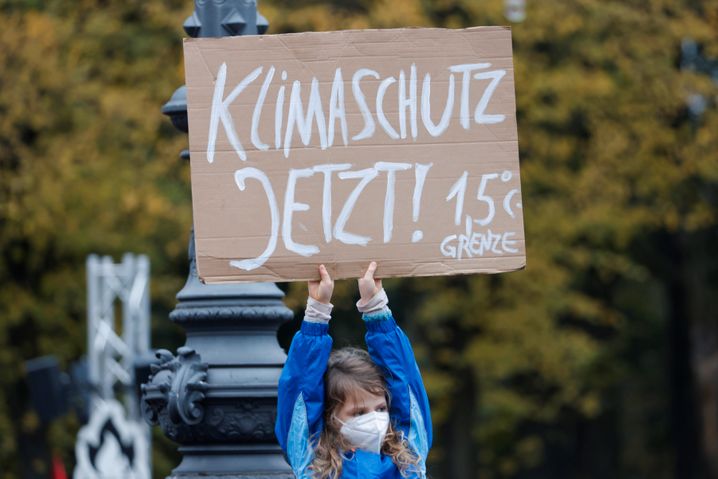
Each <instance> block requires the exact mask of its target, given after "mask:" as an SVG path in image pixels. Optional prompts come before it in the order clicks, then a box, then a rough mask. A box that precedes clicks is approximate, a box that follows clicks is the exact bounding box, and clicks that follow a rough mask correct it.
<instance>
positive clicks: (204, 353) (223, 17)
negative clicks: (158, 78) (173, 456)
mask: <svg viewBox="0 0 718 479" xmlns="http://www.w3.org/2000/svg"><path fill="white" fill-rule="evenodd" d="M267 27H268V24H267V20H266V19H265V18H264V17H262V16H261V15H260V14H259V13H257V5H256V1H255V0H221V1H219V0H196V1H195V11H194V13H193V14H192V15H191V16H190V17H189V18H188V19H187V20H186V21H185V23H184V28H185V31H186V32H187V33H188V34H189V35H190V36H192V37H221V36H232V35H255V34H262V33H264V32H266V30H267ZM162 112H163V113H165V114H167V115H169V116H170V117H171V119H172V123H173V124H174V125H175V127H176V128H178V129H179V130H181V131H184V132H187V101H186V89H185V87H184V86H182V87H180V88H179V89H178V90H177V91H176V92H175V93H174V94H173V95H172V98H171V99H170V101H169V102H168V103H167V104H166V105H165V106H164V107H163V108H162ZM181 156H182V157H183V158H188V157H189V152H188V151H187V150H185V151H183V152H182V155H181ZM189 263H190V271H189V277H188V278H187V283H186V284H185V286H184V288H183V289H182V290H181V291H180V292H179V293H178V294H177V299H178V304H177V306H176V308H175V310H174V311H173V312H172V313H170V319H171V320H172V321H175V322H176V323H178V324H180V325H181V326H182V327H183V328H184V329H185V331H186V333H187V343H186V345H185V346H183V347H181V348H179V349H178V350H177V356H174V355H173V354H172V353H170V352H169V351H166V350H162V351H159V352H158V354H157V356H158V358H159V360H160V362H159V364H156V365H154V366H153V371H152V376H151V377H150V380H149V382H148V383H147V384H145V385H143V386H142V403H143V413H144V415H145V418H146V419H147V420H148V421H149V422H150V423H151V424H155V425H156V424H159V425H160V426H161V427H162V429H163V431H164V433H165V434H166V435H167V437H169V438H170V439H172V440H173V441H175V442H178V443H179V444H180V447H179V451H180V452H181V453H182V455H183V459H182V462H181V463H180V465H179V466H178V467H177V468H175V469H174V470H173V471H172V474H171V475H170V476H169V477H170V478H172V479H175V478H176V479H195V478H196V479H199V478H203V479H208V478H222V479H231V478H255V479H259V478H276V479H284V478H287V479H289V478H292V477H294V476H293V474H292V472H291V470H290V469H289V466H288V465H287V464H286V462H285V460H284V458H283V455H282V452H281V450H280V448H279V446H278V444H277V441H276V438H275V436H274V418H275V414H276V407H277V382H278V379H279V374H280V372H281V368H282V365H283V364H284V360H285V359H286V356H285V354H284V351H282V349H281V348H280V347H279V344H278V343H277V336H276V332H277V328H278V327H279V325H280V324H281V323H282V322H284V321H287V320H289V319H291V318H292V312H291V310H289V309H288V308H287V307H286V306H285V305H284V303H283V302H282V297H283V296H284V295H283V293H282V292H281V291H280V290H279V288H277V286H276V285H275V284H273V283H253V284H241V285H206V284H202V283H201V282H200V281H199V278H198V276H197V269H196V266H195V254H194V235H191V237H190V247H189Z"/></svg>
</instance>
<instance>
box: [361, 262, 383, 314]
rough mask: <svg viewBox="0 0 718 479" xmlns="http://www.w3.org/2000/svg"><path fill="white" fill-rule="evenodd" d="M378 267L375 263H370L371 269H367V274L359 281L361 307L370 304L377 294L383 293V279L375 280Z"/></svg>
mask: <svg viewBox="0 0 718 479" xmlns="http://www.w3.org/2000/svg"><path fill="white" fill-rule="evenodd" d="M376 266H377V265H376V262H375V261H372V262H371V263H369V267H368V268H367V270H366V273H364V276H362V277H361V278H359V279H358V280H357V282H358V283H359V296H360V297H361V299H360V300H359V304H360V305H361V304H366V303H368V302H369V300H370V299H371V298H373V297H374V295H375V294H376V293H378V292H379V291H381V288H382V285H381V279H376V278H374V273H375V272H376Z"/></svg>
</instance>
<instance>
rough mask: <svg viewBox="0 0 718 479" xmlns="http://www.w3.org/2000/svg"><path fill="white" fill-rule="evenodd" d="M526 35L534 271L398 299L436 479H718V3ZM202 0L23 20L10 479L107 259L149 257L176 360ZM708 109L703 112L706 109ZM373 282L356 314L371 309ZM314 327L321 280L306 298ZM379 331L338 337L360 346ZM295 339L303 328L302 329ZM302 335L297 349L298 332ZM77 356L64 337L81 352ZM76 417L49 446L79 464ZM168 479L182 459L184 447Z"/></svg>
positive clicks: (601, 9) (5, 277) (2, 146)
mask: <svg viewBox="0 0 718 479" xmlns="http://www.w3.org/2000/svg"><path fill="white" fill-rule="evenodd" d="M527 6H528V8H527V19H526V21H525V22H523V23H521V24H518V25H515V26H514V28H513V35H514V49H515V58H514V61H515V80H516V90H517V100H518V122H519V138H520V147H521V162H522V177H523V182H522V183H523V196H524V202H523V203H524V205H525V222H526V238H527V253H528V267H527V269H526V270H525V271H523V272H519V273H511V274H504V275H498V276H471V277H450V278H425V279H402V280H392V281H387V288H388V289H389V290H390V291H389V293H390V297H391V300H392V305H393V307H394V309H395V313H396V314H397V316H398V319H399V320H400V321H401V322H402V325H403V326H404V327H405V329H407V330H408V332H409V334H410V336H411V337H412V340H413V342H414V345H415V347H416V350H417V355H418V357H419V359H420V362H421V364H422V368H423V372H424V375H425V379H426V383H427V387H428V389H429V391H430V396H431V400H432V406H433V413H434V421H435V427H436V429H437V435H436V445H435V449H434V451H433V452H432V455H431V457H430V460H431V468H432V471H433V475H434V477H446V478H448V477H451V478H452V479H464V478H475V477H483V478H487V479H488V478H509V477H511V478H548V477H551V478H557V477H567V478H569V477H570V478H584V477H586V478H589V477H590V478H593V477H596V478H597V477H616V478H621V477H648V476H650V477H656V478H668V477H675V478H687V479H692V478H698V477H706V478H714V477H718V466H717V465H716V458H718V317H717V316H716V312H715V311H716V310H717V309H718V308H716V304H715V299H714V298H715V297H717V296H716V295H717V293H718V275H717V274H716V272H717V271H718V255H716V244H718V241H717V240H718V228H717V227H716V201H717V200H716V184H717V182H718V155H716V153H715V152H716V151H718V144H717V143H718V135H717V134H716V131H718V112H717V110H716V88H717V87H716V84H715V83H714V82H713V81H712V80H711V78H710V77H709V76H708V75H705V74H703V73H701V72H699V71H681V70H680V69H679V68H678V65H679V60H680V59H679V54H680V46H681V41H682V40H683V38H684V37H686V36H691V37H692V38H693V39H694V40H696V41H697V42H698V43H699V44H701V45H703V53H704V54H705V55H706V56H708V57H710V58H718V40H717V38H716V33H715V32H716V31H718V1H716V0H704V1H697V0H683V1H680V0H644V1H640V2H639V1H635V0H629V1H626V0H624V1H615V0H613V1H605V0H604V1H601V0H574V1H566V0H553V1H542V2H530V1H529V2H527ZM191 9H192V5H191V2H188V1H185V0H181V1H180V0H157V1H152V2H142V1H139V0H131V1H127V0H125V1H120V0H104V1H102V2H99V1H91V0H75V1H67V0H66V1H60V0H49V1H45V2H39V1H31V0H5V1H2V2H0V19H1V20H2V24H3V26H4V28H3V30H2V31H0V45H2V49H0V91H2V94H0V226H1V227H0V251H2V253H1V254H0V281H2V284H3V287H2V288H1V289H0V446H1V447H0V464H1V465H2V467H0V479H11V478H12V479H16V478H18V477H19V476H18V474H19V463H18V461H19V460H22V455H21V454H19V452H18V447H19V446H18V444H19V442H18V440H17V438H18V437H20V436H30V435H32V434H33V433H34V432H36V431H37V428H38V427H39V426H38V424H37V418H36V417H34V416H33V414H32V413H31V412H29V411H27V409H26V407H25V401H24V396H23V393H22V370H21V367H22V362H23V361H24V360H26V359H29V358H32V357H35V356H39V355H41V354H47V353H53V354H56V355H58V356H60V357H61V358H62V359H63V360H64V361H70V360H73V359H75V358H77V357H78V356H80V355H81V354H82V352H83V350H84V344H85V339H84V336H85V333H84V324H85V320H84V317H85V312H84V311H85V310H84V307H85V306H84V304H85V287H84V280H83V278H84V258H85V256H86V255H87V254H88V253H90V252H98V253H103V254H113V255H115V256H116V257H119V255H120V254H121V253H122V252H124V251H135V252H142V253H147V254H149V255H150V256H151V261H152V274H153V283H152V295H153V298H154V304H153V312H154V314H155V319H156V324H155V325H154V329H155V331H153V333H154V340H153V343H154V345H155V346H165V347H166V346H173V344H172V343H173V342H174V344H177V338H176V336H174V335H175V334H176V332H175V331H174V330H173V329H172V326H171V323H170V322H169V321H167V319H166V317H167V314H166V313H167V311H168V310H169V309H171V307H172V305H173V303H174V299H173V296H174V294H175V293H176V292H177V291H178V290H179V289H180V287H181V284H182V282H183V280H184V276H185V271H186V260H185V245H186V236H187V231H188V229H189V224H190V221H191V220H190V218H191V212H190V206H189V189H188V174H187V168H186V167H184V166H181V164H180V161H179V160H178V159H177V154H178V152H179V151H180V150H181V149H182V148H184V147H185V144H184V142H185V139H184V137H183V136H182V135H175V133H174V131H173V129H172V127H171V126H170V125H169V124H168V122H167V121H166V120H165V119H164V118H162V116H161V115H160V114H159V113H158V109H159V107H160V106H161V105H162V104H163V103H164V102H165V101H166V100H167V99H168V98H169V96H170V94H171V93H172V92H173V91H174V89H175V88H176V87H177V86H178V85H180V84H181V83H182V79H181V52H180V48H181V42H180V41H179V38H180V37H181V36H183V32H182V31H181V24H182V22H183V20H184V18H185V17H186V16H187V15H188V14H189V13H190V12H191ZM260 9H261V11H262V13H263V14H264V15H265V16H266V17H267V18H268V19H269V21H270V33H282V32H292V31H307V30H330V29H344V28H388V27H400V26H432V25H433V26H441V27H450V28H458V27H465V26H472V25H495V24H505V23H506V21H505V20H504V18H503V16H502V15H503V2H502V1H501V0H492V1H489V2H476V1H474V0H432V1H430V0H393V1H388V0H351V1H339V0H334V1H320V0H293V1H291V2H290V1H288V0H273V1H267V2H262V3H260ZM696 93H699V94H702V95H703V96H704V97H705V98H706V99H708V103H707V105H708V108H707V109H706V110H705V112H704V113H703V114H702V115H701V116H700V117H698V118H696V117H694V116H691V115H690V114H689V110H688V109H687V107H686V105H687V101H688V99H689V98H690V95H693V94H696ZM354 291H355V288H354V286H353V285H352V284H351V283H350V282H343V283H341V284H339V285H338V288H337V293H336V294H337V298H336V301H335V303H337V304H338V305H339V306H340V307H339V308H338V309H337V316H338V317H342V316H353V315H355V314H356V313H354V312H352V311H351V309H352V308H351V306H352V305H351V299H352V298H353V294H354ZM290 293H291V295H290V297H289V298H288V303H289V304H290V305H291V306H292V307H295V308H296V309H297V310H298V311H299V310H300V309H301V308H302V306H303V305H302V303H303V300H304V297H305V286H304V285H302V284H296V285H291V286H290ZM357 324H358V323H357V322H356V321H351V322H345V321H342V320H339V321H335V324H333V326H332V327H333V329H334V330H336V332H337V333H338V336H339V340H338V341H337V342H338V344H344V343H347V342H351V343H358V342H360V340H361V328H357ZM295 326H296V325H295ZM289 332H290V331H289V330H287V331H285V336H286V335H288V334H289ZM58 338H62V340H58ZM76 428H77V424H73V423H72V420H67V421H65V422H63V423H62V424H60V425H55V427H53V428H52V431H51V435H50V437H51V441H50V442H51V446H52V447H53V448H54V449H58V450H62V452H63V454H64V456H65V459H66V462H67V463H69V464H71V463H72V455H73V452H72V444H73V442H74V433H75V431H76ZM158 450H159V451H160V452H159V453H158V454H156V455H155V474H156V476H157V477H161V475H162V474H166V473H167V472H168V471H169V468H170V467H171V466H172V465H174V463H175V460H174V459H172V458H171V457H169V456H168V454H170V452H168V451H172V450H173V446H172V445H167V444H166V443H161V445H160V448H158Z"/></svg>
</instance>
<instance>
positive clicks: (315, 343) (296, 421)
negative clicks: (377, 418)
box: [274, 265, 334, 478]
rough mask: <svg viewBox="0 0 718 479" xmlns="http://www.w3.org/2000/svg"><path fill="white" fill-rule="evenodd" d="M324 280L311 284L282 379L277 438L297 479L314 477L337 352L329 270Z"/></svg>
mask: <svg viewBox="0 0 718 479" xmlns="http://www.w3.org/2000/svg"><path fill="white" fill-rule="evenodd" d="M319 273H320V277H321V280H320V281H310V282H309V284H308V289H309V298H308V299H307V309H306V312H305V315H304V320H303V321H302V326H301V328H300V330H299V331H298V332H297V334H296V335H295V336H294V339H292V345H291V346H290V348H289V355H288V357H287V361H286V362H285V363H284V368H283V369H282V375H281V377H280V378H279V397H278V403H277V422H276V425H275V429H274V431H275V434H276V436H277V440H278V441H279V445H280V446H281V447H282V449H283V450H284V452H285V454H286V457H287V460H288V461H289V464H290V465H291V466H292V469H293V470H294V473H295V475H296V477H298V478H303V477H308V472H309V471H308V467H309V465H310V464H311V462H312V460H313V459H314V457H313V453H312V452H313V449H314V448H313V444H312V442H313V441H316V440H318V438H319V435H320V433H321V431H322V428H323V426H324V421H323V413H324V372H325V371H326V368H327V360H328V359H329V353H330V351H331V349H332V338H331V337H330V336H329V335H328V330H329V319H330V317H331V316H330V315H331V311H332V304H331V303H330V301H331V297H332V291H333V288H334V283H333V281H332V279H331V277H330V276H329V273H327V270H326V268H324V266H323V265H322V266H320V267H319Z"/></svg>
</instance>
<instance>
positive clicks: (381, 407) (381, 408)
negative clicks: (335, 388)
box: [337, 389, 387, 422]
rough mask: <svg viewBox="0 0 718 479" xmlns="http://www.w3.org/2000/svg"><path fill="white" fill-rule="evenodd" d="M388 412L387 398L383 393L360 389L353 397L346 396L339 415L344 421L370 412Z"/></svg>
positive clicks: (338, 411)
mask: <svg viewBox="0 0 718 479" xmlns="http://www.w3.org/2000/svg"><path fill="white" fill-rule="evenodd" d="M373 411H376V412H387V407H386V398H385V397H384V395H383V394H380V395H376V394H373V393H370V392H369V391H365V390H363V389H359V390H357V391H356V393H355V394H353V395H352V396H351V397H348V398H346V400H345V401H344V403H343V404H342V405H340V406H339V409H338V410H337V417H338V418H339V420H341V421H342V422H347V421H349V420H350V419H352V418H354V417H357V416H361V415H363V414H367V413H370V412H373Z"/></svg>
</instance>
